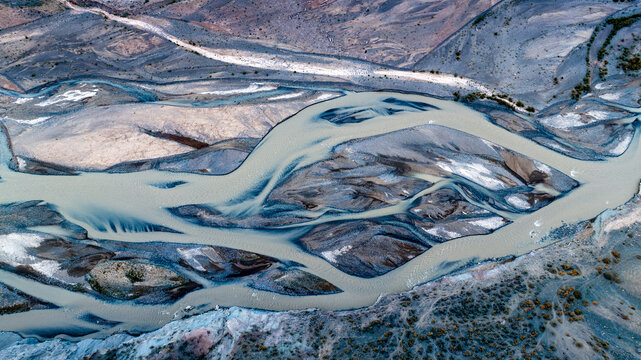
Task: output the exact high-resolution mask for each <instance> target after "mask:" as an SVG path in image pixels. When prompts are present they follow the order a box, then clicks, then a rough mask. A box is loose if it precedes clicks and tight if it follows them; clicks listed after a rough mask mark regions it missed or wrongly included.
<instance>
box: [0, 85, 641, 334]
mask: <svg viewBox="0 0 641 360" xmlns="http://www.w3.org/2000/svg"><path fill="white" fill-rule="evenodd" d="M389 98H395V99H398V100H401V101H407V102H421V103H426V104H429V105H430V106H431V107H430V109H429V110H427V111H411V109H408V110H407V111H401V112H390V113H384V112H380V113H371V112H369V113H367V114H368V118H367V119H365V120H362V121H353V122H346V123H343V124H336V123H332V122H328V121H319V116H320V115H321V114H323V113H325V112H326V111H329V110H331V109H341V108H342V109H345V108H349V109H356V110H358V109H361V108H362V109H369V108H378V107H380V108H386V107H387V106H388V104H386V103H384V100H385V99H389ZM634 120H635V119H634V118H630V119H627V120H625V121H627V122H630V123H632V122H633V121H634ZM421 125H437V126H444V127H448V128H452V129H455V130H459V131H462V132H465V133H467V134H470V135H473V136H477V137H480V138H482V139H485V140H487V141H489V142H492V143H494V144H497V145H499V146H502V147H504V148H506V149H511V150H513V151H516V152H518V153H520V154H522V155H524V156H526V157H530V158H532V159H535V160H537V161H539V162H541V163H543V164H546V165H547V166H549V167H552V168H554V169H556V170H558V171H560V172H562V173H564V174H566V175H568V176H571V177H572V178H573V179H574V180H576V181H578V182H579V183H580V186H578V187H577V188H574V189H573V190H571V191H570V192H569V193H567V194H566V195H565V196H561V197H558V198H556V199H555V200H554V201H553V202H551V203H550V204H548V205H546V206H544V207H543V208H541V209H539V210H536V211H534V212H531V213H503V214H501V215H505V217H507V218H509V220H511V221H512V222H511V223H509V224H507V225H506V226H503V227H501V228H499V229H498V230H496V231H494V232H493V233H491V234H488V235H478V236H467V237H461V238H458V239H454V240H451V241H448V242H445V243H440V244H434V246H433V247H432V248H431V249H429V250H428V251H426V252H425V253H423V254H421V255H419V256H417V257H416V258H414V259H412V260H411V261H409V262H408V263H405V264H404V265H402V266H400V267H398V268H396V269H395V270H392V271H390V272H388V273H386V274H384V275H381V276H377V277H374V278H369V279H368V278H361V277H356V276H352V275H348V274H346V273H344V272H342V271H340V270H338V269H337V268H336V267H334V266H332V265H331V264H330V263H329V262H327V261H325V260H324V259H323V258H320V257H317V256H314V255H312V254H310V253H308V252H305V251H304V250H303V249H301V248H300V247H299V246H298V245H296V244H295V242H294V241H293V240H294V239H296V238H298V237H299V236H300V235H301V232H302V230H301V228H300V227H297V226H286V227H283V228H281V229H278V230H256V229H240V228H236V229H230V228H211V227H203V226H199V225H197V224H194V223H191V222H188V221H185V220H184V219H181V218H179V217H176V216H174V215H172V213H170V212H169V211H168V210H167V209H168V208H172V207H177V206H182V205H187V204H207V205H210V206H212V207H215V208H216V209H217V210H219V211H221V212H222V213H224V214H225V215H226V216H229V217H237V216H248V215H252V214H256V213H258V212H260V210H261V207H262V206H263V204H264V201H265V199H266V198H267V196H268V195H269V193H270V192H271V191H272V190H273V189H274V188H275V187H276V186H277V185H278V184H279V183H281V182H282V181H284V180H285V179H287V178H288V177H289V176H290V175H291V174H292V173H293V172H295V171H296V170H299V169H302V168H304V167H306V166H309V165H311V164H314V163H316V162H318V161H321V160H324V159H326V158H327V157H328V156H329V154H330V152H331V150H332V149H333V148H335V147H336V146H338V145H340V144H343V143H345V142H348V141H351V140H354V139H361V138H366V137H371V136H377V135H381V134H387V133H390V132H393V131H397V130H402V129H408V128H412V127H416V126H421ZM2 141H4V139H2ZM10 158H11V153H10V149H9V144H4V146H2V148H1V149H0V160H2V165H0V178H1V180H0V204H6V203H12V202H22V201H28V200H42V201H44V202H46V203H49V204H52V205H54V206H55V208H56V210H57V211H59V212H60V213H61V214H62V215H63V216H64V217H65V218H67V219H68V220H69V221H71V222H73V223H75V224H77V225H80V226H82V227H83V228H85V229H86V230H87V231H88V235H89V237H90V238H93V239H105V240H117V241H124V242H150V241H155V242H156V241H162V242H171V243H185V244H206V245H220V246H226V247H231V248H237V249H242V250H247V251H252V252H256V253H259V254H264V255H268V256H272V257H275V258H278V259H283V260H291V261H295V262H298V263H300V264H302V265H304V266H305V267H306V268H305V270H306V271H309V272H310V273H312V274H314V275H317V276H319V277H321V278H323V279H326V280H327V281H329V282H331V283H332V284H334V285H335V286H337V287H338V288H340V289H341V290H343V292H342V293H338V294H331V295H321V296H298V297H297V296H286V295H278V294H274V293H271V292H265V291H260V290H256V289H252V288H249V287H247V286H246V285H245V284H243V283H241V282H235V283H228V284H223V285H213V284H207V283H203V284H204V287H203V288H202V289H200V290H196V291H193V292H191V293H189V294H187V295H186V296H184V297H183V298H181V299H179V300H178V301H177V302H175V303H173V304H163V305H134V304H131V303H127V302H125V301H104V300H100V299H96V298H94V297H92V296H90V295H86V294H82V293H77V292H72V291H68V290H64V289H61V288H57V287H53V286H49V285H45V284H42V283H39V282H36V281H33V280H29V279H27V278H24V277H21V276H18V275H15V274H13V273H10V272H7V271H0V281H1V282H3V283H5V284H7V285H8V286H11V287H13V288H16V289H18V290H20V291H22V292H24V293H27V294H29V295H31V296H34V297H37V298H39V299H42V300H45V301H47V302H50V303H53V304H55V305H57V306H58V307H59V308H57V309H47V310H32V311H28V312H23V313H16V314H11V315H5V316H2V317H1V318H0V330H7V331H17V332H21V333H24V334H30V332H31V331H32V329H34V328H41V329H46V328H49V329H51V332H52V333H53V332H55V331H58V332H61V333H63V334H67V336H69V337H75V336H76V333H75V330H74V329H87V328H89V329H95V330H97V332H96V333H94V334H93V335H92V336H104V335H107V334H109V333H113V332H117V331H131V332H138V331H148V330H152V329H155V328H158V327H160V326H162V325H163V324H165V323H167V322H169V321H171V320H172V319H175V318H178V317H180V316H183V315H186V314H194V313H199V312H204V311H207V310H210V309H213V308H215V307H216V306H244V307H252V308H261V309H269V310H288V309H302V308H309V307H317V308H323V309H349V308H355V307H362V306H367V305H370V304H372V303H373V302H374V301H376V299H377V298H378V297H379V296H380V295H381V294H383V293H393V292H400V291H404V290H407V289H410V288H412V287H414V286H416V285H418V284H421V283H424V282H426V281H429V280H432V279H434V278H437V277H439V276H442V275H444V274H447V273H449V272H452V271H454V270H456V269H459V268H461V267H463V266H465V265H467V264H470V263H474V262H478V261H483V260H486V259H490V258H499V257H504V256H508V255H519V254H523V253H526V252H528V251H530V250H533V249H536V248H539V247H541V246H544V245H546V244H547V242H546V235H548V234H549V233H550V231H552V230H553V229H556V228H558V227H560V226H562V225H563V224H568V223H573V222H577V221H581V220H586V219H590V218H592V217H594V216H596V215H597V214H599V213H601V212H602V211H604V210H606V209H611V208H614V207H616V206H618V205H621V204H623V203H624V202H625V201H627V200H628V199H630V198H631V197H632V196H633V194H634V193H636V192H637V191H638V185H639V179H640V178H641V149H640V148H639V134H638V131H635V136H634V138H633V140H632V141H631V143H630V146H629V147H628V149H627V151H626V152H625V153H624V154H623V155H621V156H618V157H613V158H610V159H608V160H607V161H581V160H576V159H573V158H571V157H568V156H564V155H562V154H560V153H558V152H555V151H552V150H550V149H548V148H545V147H543V146H541V145H539V144H537V143H535V142H533V141H530V140H528V139H526V138H523V137H521V136H519V135H516V134H513V133H511V132H509V131H507V130H505V129H503V128H501V127H498V126H496V125H494V124H492V123H491V122H490V121H488V120H487V118H486V117H485V116H484V115H483V114H481V113H479V112H476V111H474V110H472V109H470V108H468V107H466V106H464V105H461V104H460V103H456V102H451V101H445V100H440V99H435V98H430V97H425V96H419V95H409V94H400V93H385V92H375V93H354V94H349V95H346V96H343V97H341V98H337V99H333V100H329V101H325V102H322V103H318V104H315V105H312V106H310V107H307V108H305V109H304V110H302V111H300V112H299V113H297V114H296V115H294V116H293V117H291V118H289V119H287V120H286V121H284V122H282V123H281V124H280V125H278V126H276V127H275V128H274V129H272V131H271V132H270V133H269V134H268V135H267V136H265V137H264V138H263V139H262V141H261V142H260V143H259V145H258V146H257V147H256V148H255V149H254V150H253V152H252V153H251V154H250V155H249V157H248V158H247V159H246V160H245V161H244V162H243V163H242V165H241V166H240V167H239V168H238V169H236V170H235V171H233V172H232V173H230V174H228V175H223V176H204V175H195V174H185V173H172V172H163V171H141V172H134V173H126V174H110V173H102V172H88V173H82V174H80V175H78V176H41V175H32V174H26V173H19V172H14V171H11V170H10V169H9V166H8V162H9V160H10ZM416 176H417V177H420V176H421V174H416ZM426 176H427V175H426ZM432 180H438V179H432ZM172 182H180V183H184V184H182V185H179V186H176V187H173V188H159V187H157V186H154V184H159V183H172ZM437 184H440V185H438V186H441V185H442V183H437ZM479 185H484V184H479ZM438 186H437V187H436V188H438ZM426 191H428V190H426ZM480 205H482V204H480ZM406 209H407V206H406V205H404V204H403V203H401V204H398V205H395V206H389V207H385V208H381V209H376V210H375V211H371V212H369V213H365V212H364V213H360V214H349V213H346V214H338V215H336V214H333V215H331V216H330V215H328V216H326V217H321V218H319V219H315V220H314V221H315V222H316V223H320V222H323V221H329V220H337V219H338V220H340V219H353V218H355V217H361V218H367V217H374V216H377V217H378V216H385V215H393V214H397V213H399V212H402V211H405V210H406ZM118 219H127V220H129V221H131V222H132V223H137V224H158V225H162V226H164V227H167V228H170V229H173V230H175V231H176V232H144V231H122V230H123V229H122V228H118V227H117V226H113V225H111V224H113V222H114V221H116V220H118ZM34 230H38V231H42V232H47V231H49V229H46V228H40V229H34ZM134 230H135V229H134ZM58 235H64V234H58ZM87 313H91V314H94V315H96V316H98V317H100V318H103V319H107V320H109V321H113V322H118V323H120V324H118V325H116V326H111V327H104V326H100V325H96V324H95V323H91V322H90V321H87V320H86V319H83V318H82V316H81V315H82V314H87ZM43 333H44V332H40V334H43Z"/></svg>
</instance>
